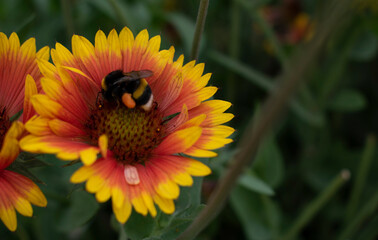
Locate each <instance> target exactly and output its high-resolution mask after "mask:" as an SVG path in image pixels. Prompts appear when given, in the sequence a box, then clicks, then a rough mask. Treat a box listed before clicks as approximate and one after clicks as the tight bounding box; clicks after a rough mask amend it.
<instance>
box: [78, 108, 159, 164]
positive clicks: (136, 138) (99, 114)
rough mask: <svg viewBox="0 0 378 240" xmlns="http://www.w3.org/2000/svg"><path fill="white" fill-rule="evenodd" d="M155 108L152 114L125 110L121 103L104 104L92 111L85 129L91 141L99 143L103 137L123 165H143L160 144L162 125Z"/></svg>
mask: <svg viewBox="0 0 378 240" xmlns="http://www.w3.org/2000/svg"><path fill="white" fill-rule="evenodd" d="M162 119H163V118H162V114H161V113H160V112H159V109H158V108H153V109H151V111H144V110H143V109H141V108H139V107H136V108H132V109H130V108H127V107H126V106H124V105H123V104H105V106H103V107H101V108H98V109H95V110H93V111H92V114H91V115H90V117H89V119H88V121H87V123H86V124H85V126H86V128H87V129H86V131H87V132H88V133H89V134H88V135H89V136H90V141H91V142H92V143H93V144H96V143H97V142H98V138H99V137H100V136H101V135H102V134H106V136H107V137H108V141H109V149H110V150H111V151H112V152H113V153H114V154H115V157H116V158H117V160H119V161H120V162H122V163H124V164H136V163H144V162H145V161H146V160H147V159H148V157H149V156H150V153H151V151H152V150H153V149H154V148H155V147H156V146H157V145H158V144H159V143H160V142H161V140H162V137H163V132H164V131H163V130H164V126H163V124H162Z"/></svg>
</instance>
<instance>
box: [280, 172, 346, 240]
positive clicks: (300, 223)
mask: <svg viewBox="0 0 378 240" xmlns="http://www.w3.org/2000/svg"><path fill="white" fill-rule="evenodd" d="M349 177H350V173H349V171H348V170H342V171H341V173H340V174H339V175H338V176H336V178H335V179H333V181H332V182H331V183H330V184H329V185H328V187H327V188H326V189H324V190H323V192H322V193H321V194H320V195H319V196H318V197H317V198H316V199H315V200H313V201H312V202H311V203H310V204H309V205H308V206H307V207H306V208H305V209H304V211H302V213H301V215H300V216H299V217H298V218H297V220H296V221H295V222H294V224H293V225H292V227H291V228H290V229H289V231H288V232H287V233H286V234H285V235H284V236H283V238H282V240H289V239H293V238H295V236H297V235H298V233H299V232H300V231H301V230H302V229H303V228H304V227H305V226H306V225H307V224H308V223H309V222H310V220H311V219H312V218H313V217H314V216H315V215H316V213H318V212H319V210H320V209H321V208H322V207H323V206H324V205H325V204H326V203H327V202H328V201H329V200H330V199H331V197H332V196H333V195H334V194H335V193H336V192H337V191H338V190H339V189H340V188H341V187H342V186H343V185H344V183H345V182H346V181H347V180H348V179H349Z"/></svg>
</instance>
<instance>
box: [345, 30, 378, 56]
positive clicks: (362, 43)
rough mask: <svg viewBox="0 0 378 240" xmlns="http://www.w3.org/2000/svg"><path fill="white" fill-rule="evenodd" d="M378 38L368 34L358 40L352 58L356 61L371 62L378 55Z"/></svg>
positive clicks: (351, 53)
mask: <svg viewBox="0 0 378 240" xmlns="http://www.w3.org/2000/svg"><path fill="white" fill-rule="evenodd" d="M377 49H378V38H377V36H375V35H374V34H373V33H370V32H366V33H364V34H361V36H360V38H359V39H357V41H356V43H355V45H354V47H353V49H352V51H351V52H350V57H351V58H352V59H353V60H356V61H369V60H371V59H372V58H373V57H374V56H375V55H376V53H377Z"/></svg>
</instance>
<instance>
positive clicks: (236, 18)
mask: <svg viewBox="0 0 378 240" xmlns="http://www.w3.org/2000/svg"><path fill="white" fill-rule="evenodd" d="M230 13H231V14H230V15H231V29H230V35H229V36H230V45H229V54H230V57H231V58H233V59H238V58H239V55H240V20H241V17H240V5H239V3H237V2H236V1H235V0H234V1H232V3H231V10H230ZM235 86H236V83H235V74H234V73H232V72H230V74H229V75H228V78H227V88H226V90H227V98H228V100H229V101H230V102H233V101H234V99H235V93H236V89H235Z"/></svg>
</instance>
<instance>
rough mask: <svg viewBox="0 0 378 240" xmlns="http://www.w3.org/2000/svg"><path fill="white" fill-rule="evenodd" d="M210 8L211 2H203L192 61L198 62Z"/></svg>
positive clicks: (206, 0) (194, 39) (191, 56)
mask: <svg viewBox="0 0 378 240" xmlns="http://www.w3.org/2000/svg"><path fill="white" fill-rule="evenodd" d="M208 7H209V0H201V2H200V6H199V8H198V15H197V22H196V30H195V32H194V38H193V45H192V53H191V54H190V59H192V60H196V61H197V60H198V55H199V48H200V43H201V37H202V33H203V29H204V28H205V22H206V15H207V9H208Z"/></svg>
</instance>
